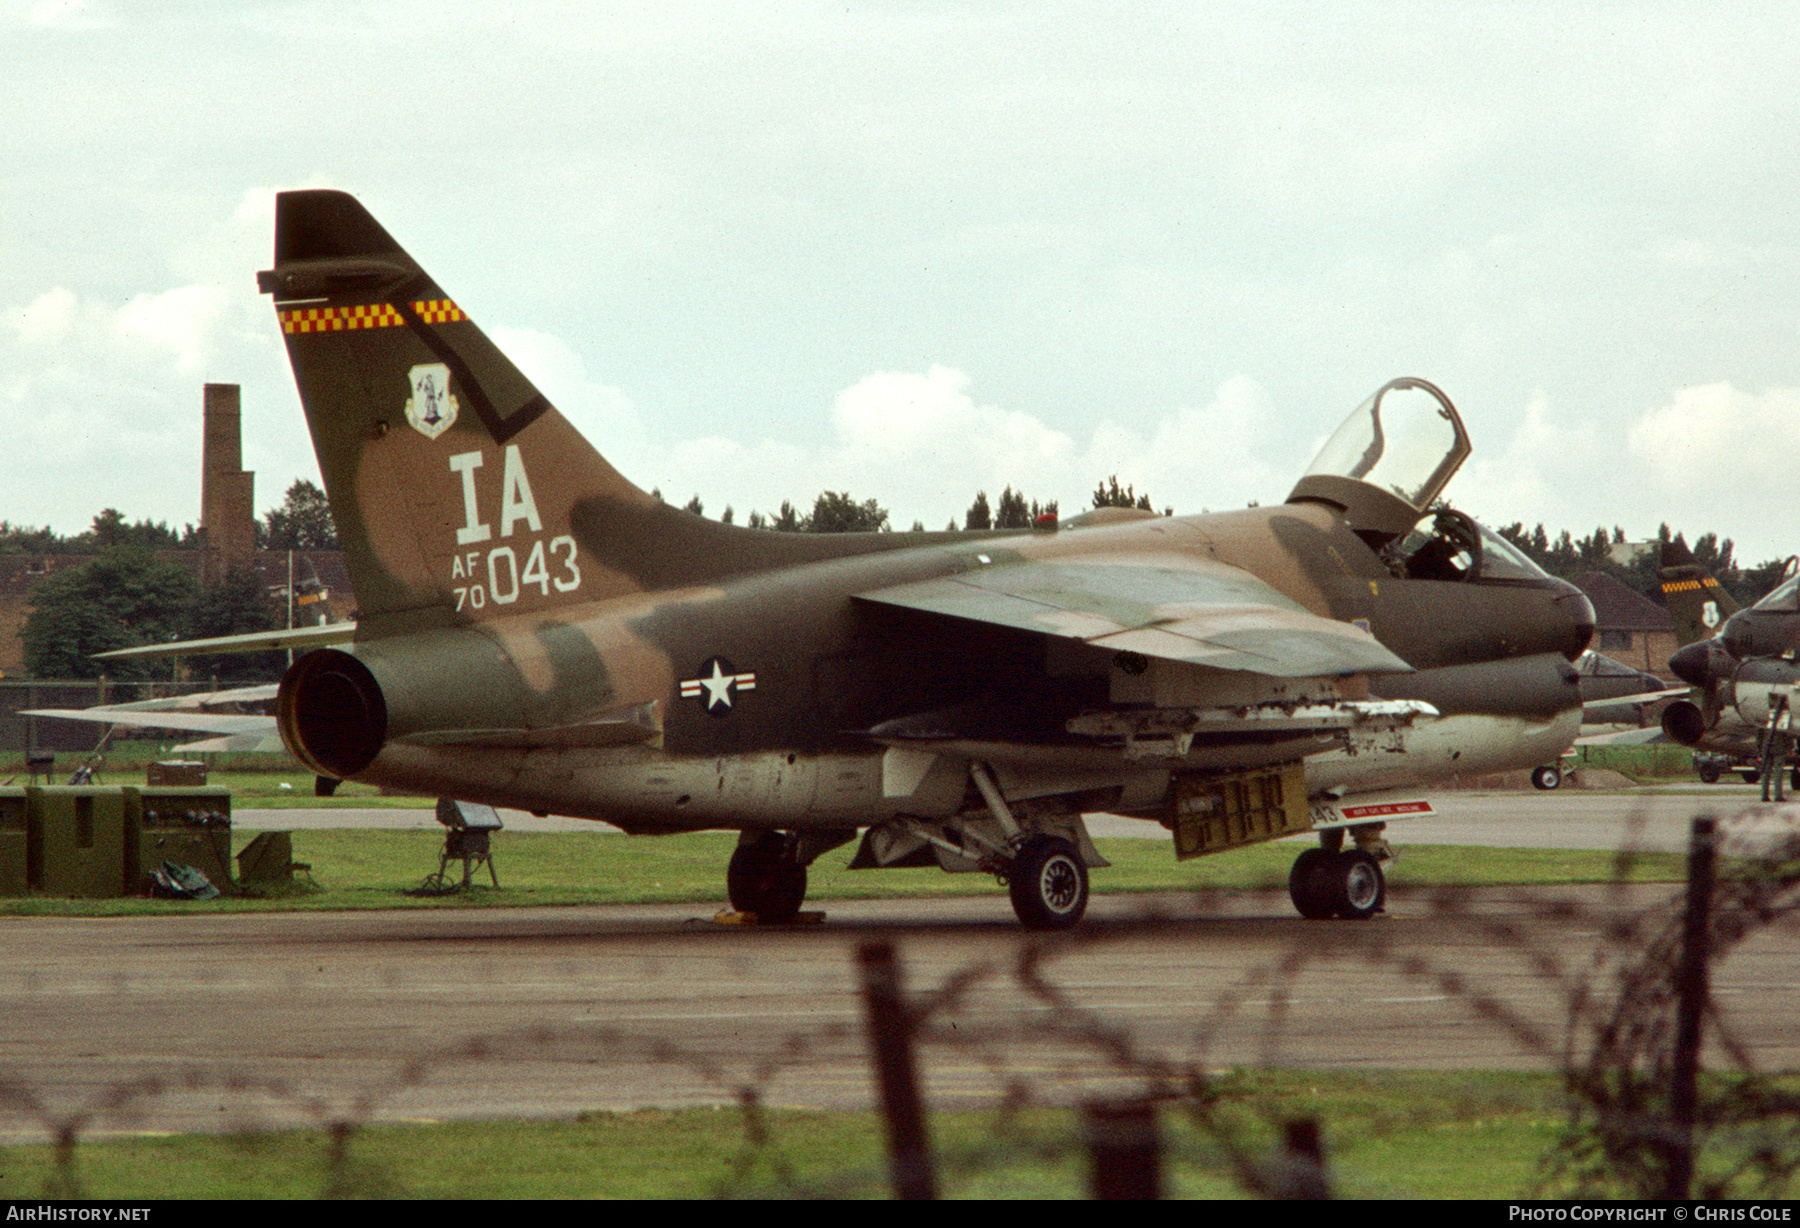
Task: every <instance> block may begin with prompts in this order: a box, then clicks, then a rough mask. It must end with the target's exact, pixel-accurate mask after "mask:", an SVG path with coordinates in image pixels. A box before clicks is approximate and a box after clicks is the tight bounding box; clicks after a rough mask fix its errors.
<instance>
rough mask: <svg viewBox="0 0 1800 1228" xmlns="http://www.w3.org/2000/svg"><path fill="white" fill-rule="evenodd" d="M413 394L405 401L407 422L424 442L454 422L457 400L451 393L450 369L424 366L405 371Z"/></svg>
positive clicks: (441, 432)
mask: <svg viewBox="0 0 1800 1228" xmlns="http://www.w3.org/2000/svg"><path fill="white" fill-rule="evenodd" d="M407 378H408V379H410V380H411V381H412V395H411V396H410V397H408V398H406V420H407V421H408V422H410V423H412V428H413V430H415V431H417V432H419V434H421V435H423V436H425V437H426V438H427V439H436V438H437V437H438V436H439V435H442V434H443V433H444V432H445V431H447V430H449V429H450V426H451V424H452V423H454V422H455V421H456V398H455V397H454V396H452V395H451V394H450V368H449V367H447V366H445V365H444V364H443V363H441V362H433V363H424V364H421V365H420V366H417V367H414V368H413V369H412V370H411V371H409V372H407Z"/></svg>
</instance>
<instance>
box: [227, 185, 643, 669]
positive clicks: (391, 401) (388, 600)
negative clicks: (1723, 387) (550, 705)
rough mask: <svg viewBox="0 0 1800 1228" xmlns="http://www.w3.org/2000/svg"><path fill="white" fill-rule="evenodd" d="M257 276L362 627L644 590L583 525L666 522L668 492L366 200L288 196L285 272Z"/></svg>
mask: <svg viewBox="0 0 1800 1228" xmlns="http://www.w3.org/2000/svg"><path fill="white" fill-rule="evenodd" d="M258 285H259V287H260V288H261V289H262V290H263V292H264V293H267V294H272V295H273V296H274V298H275V308H276V314H277V316H278V317H279V319H280V322H281V331H282V333H283V335H284V339H285V340H286V342H287V347H288V357H289V359H290V361H291V362H292V364H293V369H294V380H295V382H296V384H297V385H298V386H299V390H300V400H301V402H302V404H303V405H304V406H305V409H306V418H307V424H308V426H309V427H310V428H311V430H312V437H313V446H314V448H315V449H316V450H317V452H318V457H319V469H320V472H321V474H322V476H323V477H324V480H325V488H326V492H327V493H328V495H329V496H330V499H331V510H332V515H333V516H334V517H335V518H336V520H337V524H338V537H339V540H340V541H341V542H342V543H343V548H344V552H345V559H346V562H347V564H348V566H349V570H350V577H351V582H352V584H353V585H354V587H355V590H356V597H357V602H358V605H359V606H360V620H361V621H360V624H359V625H360V628H361V629H360V630H359V638H363V637H365V636H366V637H378V636H381V635H386V634H392V633H395V632H400V631H408V630H414V629H419V628H422V627H425V626H433V625H445V624H450V623H458V622H475V621H481V620H483V619H486V618H492V617H498V616H502V615H508V614H515V613H529V612H530V611H532V610H534V609H539V608H546V609H547V608H553V607H556V606H560V605H566V604H569V603H571V602H576V601H589V600H595V599H600V598H605V597H609V596H614V595H617V594H620V593H624V592H631V591H635V590H638V589H641V588H643V587H645V586H646V584H645V580H644V578H643V577H640V576H638V575H634V574H632V572H631V571H630V570H629V568H628V566H626V565H624V564H625V562H626V560H623V559H620V558H608V557H606V555H605V552H603V551H597V550H596V549H594V548H592V547H593V544H594V543H593V542H592V541H591V540H588V539H590V538H591V537H592V534H591V533H582V532H581V531H580V530H579V529H578V528H577V527H576V522H577V521H578V520H580V519H581V518H582V516H583V514H584V513H583V509H585V514H586V516H587V518H588V519H589V520H593V519H595V517H596V516H597V517H598V518H599V519H600V520H602V521H607V520H612V521H618V520H621V519H623V520H627V521H629V520H633V519H640V520H641V519H645V518H650V519H654V518H657V517H658V513H659V508H660V505H659V504H658V501H657V500H655V499H653V498H652V497H651V496H649V495H648V494H645V493H644V492H643V491H641V490H639V489H638V488H637V487H635V486H633V485H632V484H631V483H630V482H628V481H626V480H625V478H623V477H622V476H620V474H619V473H618V471H616V470H615V469H614V468H613V467H612V466H611V465H609V464H608V463H607V462H606V461H605V460H604V459H603V458H602V457H601V456H600V454H599V453H598V452H596V451H595V450H594V449H593V448H592V447H591V446H590V445H589V444H588V442H587V441H586V440H585V439H583V438H582V437H581V435H580V434H579V433H578V432H577V431H576V430H575V429H574V428H573V427H572V426H571V425H570V424H569V423H568V422H567V421H566V420H565V419H564V418H563V417H562V415H561V414H559V413H557V411H556V410H555V409H554V408H553V407H552V406H551V405H550V403H549V402H548V401H547V400H545V399H544V397H543V395H542V394H541V393H540V392H538V390H537V389H536V388H535V387H533V386H532V384H531V381H530V380H528V379H527V378H526V377H525V376H524V375H523V374H522V373H521V372H520V371H519V369H518V368H517V367H515V366H513V364H512V363H511V361H509V360H508V359H507V357H506V355H504V354H502V353H501V352H500V350H499V349H498V348H497V347H496V346H495V345H494V344H493V342H491V341H489V340H488V338H487V337H486V335H484V334H483V333H482V331H481V330H480V329H479V328H477V327H476V326H475V325H474V323H472V322H471V321H470V320H469V319H468V317H467V316H465V315H464V314H463V312H462V310H461V309H460V308H459V307H457V305H456V304H455V302H453V301H452V300H451V299H450V297H449V296H448V295H446V294H445V293H444V292H443V290H441V289H440V288H439V287H438V285H437V283H436V282H434V281H433V280H432V279H431V278H430V277H429V276H428V275H427V274H426V273H425V271H424V270H423V269H421V268H420V267H419V265H418V264H417V263H416V262H415V261H414V260H413V259H412V257H410V256H408V255H407V254H406V252H405V251H404V250H403V249H402V248H401V247H400V245H399V244H398V243H396V242H395V241H394V240H393V238H392V237H391V236H390V235H389V234H388V233H387V231H386V230H384V229H382V227H381V225H380V223H378V222H376V220H375V219H374V218H373V217H372V216H370V214H369V212H368V211H367V210H366V209H364V208H363V207H362V205H361V204H359V203H358V202H357V201H356V200H355V199H353V198H352V197H350V196H348V195H346V194H344V193H342V192H326V191H308V192H286V193H282V194H281V195H280V196H279V197H278V199H277V204H276V215H275V267H274V268H272V269H270V270H268V271H266V272H264V273H262V274H260V275H259V277H258ZM671 510H672V509H671ZM615 535H616V534H615ZM578 538H580V539H582V540H579V541H578Z"/></svg>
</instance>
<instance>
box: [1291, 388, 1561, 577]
mask: <svg viewBox="0 0 1800 1228" xmlns="http://www.w3.org/2000/svg"><path fill="white" fill-rule="evenodd" d="M1470 451H1471V448H1470V446H1469V434H1468V432H1467V431H1466V430H1464V429H1463V424H1462V418H1461V417H1460V416H1459V415H1458V414H1457V412H1456V407H1455V406H1454V405H1452V404H1450V398H1449V397H1447V396H1445V395H1444V394H1443V392H1441V391H1440V390H1439V389H1438V388H1437V387H1436V386H1435V385H1432V384H1429V383H1427V382H1425V381H1424V380H1422V379H1397V380H1395V381H1393V382H1392V383H1390V384H1387V385H1384V386H1383V387H1382V388H1381V389H1380V390H1379V391H1378V392H1376V394H1375V395H1374V396H1372V397H1370V398H1369V399H1368V400H1367V401H1364V402H1363V403H1362V404H1361V405H1360V406H1358V407H1357V409H1356V411H1355V412H1354V413H1352V414H1351V415H1350V416H1349V417H1348V418H1346V419H1344V423H1343V425H1342V426H1340V427H1338V429H1337V430H1336V431H1335V432H1333V433H1332V436H1331V438H1330V439H1328V440H1326V441H1325V446H1324V447H1323V448H1321V449H1319V454H1318V455H1317V456H1316V457H1314V458H1313V462H1312V465H1311V466H1310V467H1308V469H1307V471H1306V475H1305V476H1304V477H1302V478H1301V479H1300V480H1299V482H1297V483H1295V485H1294V490H1293V493H1292V494H1290V495H1288V502H1289V503H1299V502H1314V503H1326V504H1329V505H1331V506H1332V507H1335V508H1337V509H1339V510H1340V511H1342V512H1343V514H1344V519H1345V520H1346V521H1347V522H1349V525H1350V527H1351V528H1352V529H1354V530H1355V531H1356V533H1357V535H1358V536H1359V537H1361V538H1362V539H1363V540H1364V541H1366V542H1368V543H1369V546H1370V548H1371V549H1373V550H1375V551H1376V552H1377V553H1378V554H1380V556H1381V559H1382V561H1383V562H1384V563H1385V564H1386V565H1387V567H1388V569H1389V570H1390V571H1392V572H1393V573H1394V574H1395V575H1396V576H1404V577H1406V578H1408V579H1413V580H1464V581H1466V580H1484V581H1489V582H1496V583H1505V582H1509V581H1524V582H1527V583H1537V582H1540V581H1545V580H1548V579H1549V577H1548V576H1546V575H1545V574H1544V572H1543V571H1542V570H1541V569H1539V567H1538V566H1537V564H1535V563H1533V562H1532V561H1531V560H1530V559H1529V558H1527V557H1526V556H1525V554H1524V553H1523V552H1522V551H1520V550H1519V549H1518V548H1517V547H1516V546H1514V545H1513V544H1512V543H1511V542H1509V541H1507V540H1506V539H1505V538H1503V537H1501V536H1500V535H1499V534H1498V533H1495V532H1494V531H1493V530H1492V529H1490V528H1488V527H1487V526H1486V525H1483V524H1479V523H1477V522H1476V521H1475V520H1473V519H1472V518H1470V517H1469V516H1466V515H1464V514H1463V513H1462V512H1459V511H1457V510H1455V509H1454V508H1451V507H1447V506H1444V505H1442V504H1438V505H1437V506H1435V507H1434V506H1433V504H1434V503H1436V500H1437V498H1438V496H1439V495H1440V494H1442V493H1443V490H1444V487H1445V486H1447V485H1449V484H1450V479H1451V478H1452V477H1453V476H1455V474H1456V471H1457V470H1458V469H1459V468H1461V467H1462V463H1463V461H1465V460H1467V459H1468V456H1469V452H1470Z"/></svg>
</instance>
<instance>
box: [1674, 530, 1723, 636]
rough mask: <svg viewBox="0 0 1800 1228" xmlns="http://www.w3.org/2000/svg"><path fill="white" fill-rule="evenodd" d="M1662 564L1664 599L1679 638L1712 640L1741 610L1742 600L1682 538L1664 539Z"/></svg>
mask: <svg viewBox="0 0 1800 1228" xmlns="http://www.w3.org/2000/svg"><path fill="white" fill-rule="evenodd" d="M1659 564H1660V565H1659V567H1658V574H1659V575H1660V576H1661V577H1662V593H1663V601H1664V602H1665V603H1666V604H1667V605H1668V607H1669V617H1670V618H1671V619H1673V620H1674V622H1675V638H1676V640H1677V642H1679V643H1681V644H1682V645H1687V644H1694V643H1698V642H1699V641H1700V640H1709V639H1711V638H1712V637H1713V636H1714V635H1716V634H1718V630H1719V625H1720V624H1721V623H1723V622H1724V621H1725V620H1726V619H1727V618H1730V617H1731V616H1732V615H1733V614H1736V613H1737V612H1738V610H1739V608H1740V607H1739V606H1738V603H1737V602H1736V601H1735V600H1733V599H1732V596H1731V594H1730V593H1728V592H1726V591H1725V589H1724V588H1723V587H1722V586H1721V585H1720V584H1719V582H1718V581H1717V580H1715V579H1714V578H1713V575H1712V573H1711V572H1710V571H1708V570H1706V568H1705V567H1704V566H1702V565H1701V563H1700V561H1699V560H1698V559H1696V558H1695V557H1694V552H1693V551H1692V550H1689V549H1688V547H1687V543H1685V542H1683V541H1681V540H1679V539H1677V540H1675V541H1672V542H1664V543H1663V546H1662V557H1661V559H1660V560H1659Z"/></svg>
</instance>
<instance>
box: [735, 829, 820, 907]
mask: <svg viewBox="0 0 1800 1228" xmlns="http://www.w3.org/2000/svg"><path fill="white" fill-rule="evenodd" d="M725 894H726V895H727V896H728V897H729V898H730V900H731V906H732V907H733V908H735V909H736V910H737V911H739V912H743V913H753V914H755V916H756V919H757V920H758V921H762V922H766V923H768V924H771V925H782V924H785V923H787V922H789V921H792V920H793V919H794V918H795V917H797V916H799V915H800V905H802V904H804V903H805V902H806V867H805V866H803V865H800V864H798V863H796V862H795V861H793V860H792V859H791V858H790V857H789V856H788V839H787V837H786V836H784V835H782V834H781V833H780V832H769V833H767V834H766V835H762V836H758V837H757V838H756V839H755V840H753V841H751V842H750V843H748V844H740V845H738V846H737V848H736V849H735V850H734V851H733V852H732V854H731V864H730V865H728V866H727V867H726V868H725Z"/></svg>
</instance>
